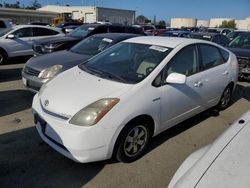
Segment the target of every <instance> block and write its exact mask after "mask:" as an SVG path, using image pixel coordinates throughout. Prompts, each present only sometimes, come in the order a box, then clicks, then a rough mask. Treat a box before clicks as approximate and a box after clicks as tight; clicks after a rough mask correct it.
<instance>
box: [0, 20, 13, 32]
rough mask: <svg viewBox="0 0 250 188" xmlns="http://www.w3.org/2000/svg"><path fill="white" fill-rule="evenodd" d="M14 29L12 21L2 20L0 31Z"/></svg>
mask: <svg viewBox="0 0 250 188" xmlns="http://www.w3.org/2000/svg"><path fill="white" fill-rule="evenodd" d="M11 27H12V22H11V20H10V19H3V18H1V19H0V31H1V29H5V28H11Z"/></svg>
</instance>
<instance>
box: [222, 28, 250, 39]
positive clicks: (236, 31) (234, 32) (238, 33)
mask: <svg viewBox="0 0 250 188" xmlns="http://www.w3.org/2000/svg"><path fill="white" fill-rule="evenodd" d="M245 32H250V30H235V31H232V32H230V33H228V34H227V37H228V38H229V39H230V40H233V39H235V38H236V37H238V36H239V35H240V34H241V33H245Z"/></svg>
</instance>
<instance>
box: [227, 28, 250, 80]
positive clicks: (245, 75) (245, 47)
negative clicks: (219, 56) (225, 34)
mask: <svg viewBox="0 0 250 188" xmlns="http://www.w3.org/2000/svg"><path fill="white" fill-rule="evenodd" d="M228 49H229V50H231V51H232V52H233V53H235V55H236V56H237V59H238V64H239V78H241V79H247V80H250V32H244V33H241V34H240V35H239V36H238V37H236V38H235V39H234V40H233V41H231V42H230V43H229V45H228Z"/></svg>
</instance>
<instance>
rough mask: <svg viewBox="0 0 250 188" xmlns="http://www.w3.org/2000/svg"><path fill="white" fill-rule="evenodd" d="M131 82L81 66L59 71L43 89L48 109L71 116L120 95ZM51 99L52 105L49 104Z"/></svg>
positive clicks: (45, 107)
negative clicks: (95, 74)
mask: <svg viewBox="0 0 250 188" xmlns="http://www.w3.org/2000/svg"><path fill="white" fill-rule="evenodd" d="M131 87H132V85H131V84H125V83H120V82H115V81H112V80H106V79H103V78H100V77H97V76H94V75H92V74H89V73H87V72H85V71H83V70H81V69H80V68H79V67H78V66H77V67H74V68H72V69H70V70H67V71H65V72H63V73H62V74H59V75H58V76H57V77H55V78H54V79H52V80H51V81H49V82H48V83H47V84H46V85H45V86H44V88H43V89H41V92H40V93H39V95H40V102H41V105H42V107H43V109H44V110H47V111H49V112H52V113H55V114H58V115H61V116H64V117H67V118H71V117H72V116H73V115H75V114H76V113H77V112H78V111H79V110H81V109H82V108H84V107H86V106H87V105H89V104H91V103H93V102H95V101H97V100H99V99H102V98H117V97H118V98H119V97H120V96H121V95H122V94H124V93H125V92H126V91H128V90H129V89H130V88H131ZM45 101H46V102H48V101H49V105H47V106H46V105H45V103H46V102H45Z"/></svg>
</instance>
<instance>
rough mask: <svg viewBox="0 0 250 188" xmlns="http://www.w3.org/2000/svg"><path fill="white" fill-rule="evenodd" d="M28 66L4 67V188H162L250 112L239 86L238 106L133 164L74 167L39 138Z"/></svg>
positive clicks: (209, 115)
mask: <svg viewBox="0 0 250 188" xmlns="http://www.w3.org/2000/svg"><path fill="white" fill-rule="evenodd" d="M23 65H24V64H23V63H20V64H10V65H5V66H0V187H1V188H4V187H43V188H45V187H46V188H50V187H86V188H87V187H88V188H97V187H101V188H113V187H119V188H127V187H130V188H133V187H136V188H140V187H142V188H147V187H149V188H152V187H154V188H158V187H159V188H161V187H167V185H168V183H169V181H170V180H171V178H172V176H173V174H174V173H175V171H176V170H177V168H178V167H179V166H180V164H181V163H182V162H183V161H184V159H185V158H186V157H187V156H188V155H189V154H191V153H192V152H193V151H195V150H197V149H199V148H201V147H203V146H205V145H207V144H210V143H211V142H212V141H213V140H215V139H216V138H217V137H218V136H219V135H220V134H221V133H222V132H223V131H224V130H225V129H226V128H227V127H229V126H230V125H231V124H232V123H233V122H234V121H235V120H236V119H237V118H239V117H240V116H241V115H242V114H243V113H245V112H246V111H248V110H249V109H250V83H244V82H241V83H239V84H238V86H237V90H236V94H235V96H234V100H233V104H232V106H231V107H229V108H228V109H227V110H225V111H222V112H220V113H219V114H216V113H215V112H212V111H209V112H204V113H202V114H199V115H198V116H195V117H193V118H191V119H189V120H188V121H185V122H184V123H181V124H179V125H177V126H175V127H173V128H171V129H170V130H167V131H165V132H163V133H162V134H160V135H159V136H157V137H155V138H154V139H153V140H152V141H151V143H150V147H149V149H148V151H147V154H146V155H145V156H144V157H143V158H141V159H139V160H138V161H136V162H134V163H131V164H123V163H118V162H115V161H111V160H108V161H102V162H96V163H89V164H79V163H75V162H73V161H71V160H69V159H67V158H65V157H63V156H62V155H60V154H59V153H57V152H56V151H54V150H53V149H52V148H50V147H49V146H47V145H46V144H45V143H44V142H42V140H41V139H40V138H39V136H38V133H37V132H36V129H35V127H34V123H33V117H32V114H31V108H30V107H31V103H32V98H33V96H34V95H33V94H32V93H30V92H29V91H26V90H25V89H24V87H23V85H22V80H21V74H20V72H21V69H22V67H23Z"/></svg>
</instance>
